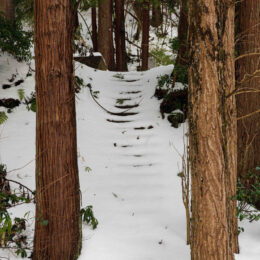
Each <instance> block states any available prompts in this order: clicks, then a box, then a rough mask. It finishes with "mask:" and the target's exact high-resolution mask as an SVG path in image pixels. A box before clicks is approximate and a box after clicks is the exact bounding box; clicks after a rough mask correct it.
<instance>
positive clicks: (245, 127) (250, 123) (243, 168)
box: [236, 0, 260, 209]
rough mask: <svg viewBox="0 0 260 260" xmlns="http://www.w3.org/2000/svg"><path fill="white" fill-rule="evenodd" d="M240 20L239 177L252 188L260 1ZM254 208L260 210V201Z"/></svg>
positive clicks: (258, 154)
mask: <svg viewBox="0 0 260 260" xmlns="http://www.w3.org/2000/svg"><path fill="white" fill-rule="evenodd" d="M238 18H239V29H238V30H239V43H238V53H239V56H238V60H237V64H236V65H237V67H236V69H237V93H236V100H237V114H238V121H237V128H238V139H237V141H238V153H237V154H238V176H239V177H240V178H241V180H242V183H243V184H244V185H245V186H246V187H248V188H250V186H251V185H252V184H254V181H253V179H252V180H249V179H248V178H247V174H248V172H249V171H251V170H253V169H254V168H256V166H260V151H259V148H260V111H259V109H260V54H259V53H260V1H259V0H246V1H242V2H241V3H240V6H239V11H238ZM247 54H248V56H247ZM239 57H241V58H239ZM256 111H258V112H257V113H254V112H256ZM252 113H253V114H252ZM250 114H252V115H250ZM247 115H250V116H248V117H247ZM243 117H244V118H243ZM254 204H255V206H256V207H257V208H258V209H260V200H258V201H256V202H255V203H254Z"/></svg>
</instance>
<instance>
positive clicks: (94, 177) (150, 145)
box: [77, 67, 189, 260]
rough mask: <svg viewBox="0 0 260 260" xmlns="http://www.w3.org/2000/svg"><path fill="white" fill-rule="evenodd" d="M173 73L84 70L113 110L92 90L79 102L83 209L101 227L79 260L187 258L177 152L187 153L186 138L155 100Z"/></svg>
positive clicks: (88, 233)
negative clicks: (161, 82)
mask: <svg viewBox="0 0 260 260" xmlns="http://www.w3.org/2000/svg"><path fill="white" fill-rule="evenodd" d="M171 70H172V68H171V67H164V68H160V69H157V70H152V71H149V72H146V73H141V72H128V73H120V74H118V73H116V72H101V71H94V70H92V69H90V68H86V67H84V68H80V69H79V71H78V73H79V75H80V76H81V77H83V78H84V79H85V81H87V82H90V84H91V86H92V89H93V93H94V95H95V96H97V99H96V100H97V102H99V103H100V104H101V105H102V106H103V107H104V108H105V109H107V110H108V111H110V113H107V112H106V111H104V110H103V109H102V108H100V107H99V106H98V105H97V104H96V103H95V102H94V101H93V99H92V97H91V95H90V91H89V90H88V89H85V90H84V93H82V94H81V95H80V99H79V100H78V111H77V113H78V129H79V130H78V136H79V163H80V164H79V165H80V182H81V191H82V198H83V206H86V205H93V209H94V213H95V215H96V217H97V219H98V221H99V226H98V229H96V230H95V231H92V230H90V229H89V228H87V227H84V228H83V239H84V241H83V250H82V255H81V257H80V259H81V260H82V259H88V260H170V259H183V260H185V259H189V249H188V247H187V246H186V245H185V237H186V234H185V215H184V208H183V205H182V199H181V184H180V179H179V177H177V172H178V167H177V163H178V162H179V163H180V157H179V155H178V154H177V152H176V151H175V149H174V148H175V147H176V148H177V149H178V150H179V149H182V147H181V146H182V145H181V143H182V142H183V140H182V131H180V130H175V129H173V128H172V127H170V125H169V123H168V122H167V121H166V120H165V121H163V120H162V119H161V116H160V113H159V102H158V101H157V100H156V99H155V98H152V96H153V94H154V90H155V86H156V82H157V80H156V77H157V76H158V75H161V74H165V73H169V72H170V71H171ZM180 152H181V151H180ZM179 166H180V165H179ZM86 167H90V168H91V169H92V171H91V172H87V171H85V168H86Z"/></svg>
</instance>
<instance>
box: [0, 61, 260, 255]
mask: <svg viewBox="0 0 260 260" xmlns="http://www.w3.org/2000/svg"><path fill="white" fill-rule="evenodd" d="M0 61H1V62H0V79H1V83H2V84H4V83H6V82H7V79H8V78H9V77H10V76H11V75H12V73H16V71H17V73H18V76H17V79H18V78H19V77H21V78H24V77H25V75H26V73H27V71H28V67H27V66H26V65H25V64H23V63H17V62H16V61H14V60H13V59H12V58H10V57H7V56H2V57H0ZM32 66H33V64H32ZM171 71H172V66H166V67H158V68H154V69H152V70H150V71H147V72H124V73H117V72H108V71H97V70H94V69H92V68H89V67H87V66H84V65H81V64H79V63H76V74H77V75H78V76H79V77H81V78H83V79H84V83H85V84H90V85H91V87H92V88H91V89H92V94H93V95H94V96H95V100H96V101H97V102H98V103H99V104H101V105H102V107H104V108H105V109H106V110H107V111H109V113H108V112H107V111H105V110H104V109H103V108H101V107H100V106H99V105H98V104H97V103H96V102H95V100H94V99H93V97H92V95H91V91H90V88H89V87H85V88H83V89H82V90H81V92H80V93H79V94H77V99H76V100H77V102H76V103H77V127H78V163H79V175H80V186H81V193H82V207H86V206H88V205H93V211H94V214H95V217H96V218H97V219H98V221H99V225H98V227H97V229H95V230H92V229H91V227H89V226H87V225H85V224H84V225H83V248H82V254H81V256H80V258H79V259H80V260H85V259H86V260H172V259H173V260H175V259H176V260H177V259H178V260H179V259H180V260H188V259H190V255H189V247H188V246H186V221H185V210H184V206H183V204H182V192H181V179H180V177H178V176H177V174H178V172H180V171H181V155H182V153H183V148H184V140H185V138H186V137H185V132H186V124H182V125H181V127H180V128H178V129H175V128H172V127H171V126H170V123H169V122H168V121H167V119H164V120H163V119H162V118H161V115H160V111H159V104H160V103H159V101H158V100H157V99H156V98H155V97H153V95H154V91H155V87H156V84H157V77H158V76H160V75H164V74H170V73H171ZM33 76H34V75H33ZM33 76H32V77H28V78H26V80H25V82H24V83H23V84H21V85H20V86H19V87H11V88H9V89H6V90H3V89H1V90H0V93H1V98H10V97H13V98H18V93H17V89H19V88H22V89H24V90H25V94H26V95H29V94H30V93H31V92H32V91H33V90H34V85H35V82H34V77H33ZM8 117H9V118H8V120H7V122H6V123H5V124H4V125H2V126H1V127H0V141H1V143H0V162H1V163H4V164H6V165H7V167H8V171H10V173H8V177H9V179H14V180H18V181H20V182H22V183H23V184H25V185H27V186H28V187H30V188H31V189H34V188H35V180H34V167H35V165H34V157H35V113H33V112H32V111H27V109H26V106H25V105H21V106H20V107H18V108H17V109H15V110H14V111H13V112H12V113H10V114H8ZM29 162H30V163H29ZM27 163H29V164H27ZM24 165H26V167H22V166H24ZM17 168H19V169H18V170H15V171H12V170H13V169H17ZM64 199H66V198H64ZM26 212H31V213H30V214H29V216H28V215H27V217H28V229H27V231H26V232H27V235H28V239H29V241H31V243H30V245H31V246H32V237H33V228H34V205H33V204H28V205H23V206H19V207H17V208H15V209H12V210H11V213H12V214H13V215H12V216H13V217H15V216H20V217H22V216H23V215H24V214H25V213H26ZM240 226H244V227H245V232H244V233H242V234H241V235H240V246H241V254H240V255H238V256H236V259H237V260H256V259H259V255H260V245H259V244H260V243H259V242H260V240H259V237H260V228H259V224H258V223H251V224H249V223H247V222H244V221H243V222H242V223H240ZM1 257H2V258H1ZM3 257H7V259H18V258H16V257H15V255H14V254H13V253H12V252H11V251H7V250H5V251H3V250H0V259H4V258H3Z"/></svg>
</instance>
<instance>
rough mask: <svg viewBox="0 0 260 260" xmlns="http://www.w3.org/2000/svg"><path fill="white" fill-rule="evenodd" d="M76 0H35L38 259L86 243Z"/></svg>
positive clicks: (56, 259) (68, 253)
mask: <svg viewBox="0 0 260 260" xmlns="http://www.w3.org/2000/svg"><path fill="white" fill-rule="evenodd" d="M73 15H74V12H73V7H72V1H71V0H64V1H63V2H62V3H61V2H60V1H59V0H45V1H41V0H35V1H34V20H35V62H36V64H35V65H36V93H37V99H36V100H37V112H36V196H35V198H36V219H35V237H34V252H33V259H35V260H36V259H37V260H40V259H53V260H60V259H63V260H74V259H76V258H77V256H78V255H79V252H80V248H81V231H80V230H81V221H80V194H79V178H78V164H77V140H76V112H75V93H74V86H73V77H72V75H73V63H72V54H73V51H72V36H73V31H74V27H75V24H74V20H75V19H73Z"/></svg>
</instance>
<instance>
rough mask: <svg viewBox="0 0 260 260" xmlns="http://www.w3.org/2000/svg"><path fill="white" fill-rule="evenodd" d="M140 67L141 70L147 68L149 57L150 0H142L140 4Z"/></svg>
mask: <svg viewBox="0 0 260 260" xmlns="http://www.w3.org/2000/svg"><path fill="white" fill-rule="evenodd" d="M142 9H143V13H142V53H141V60H142V67H141V70H148V58H149V27H150V15H149V11H150V0H143V4H142Z"/></svg>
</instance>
